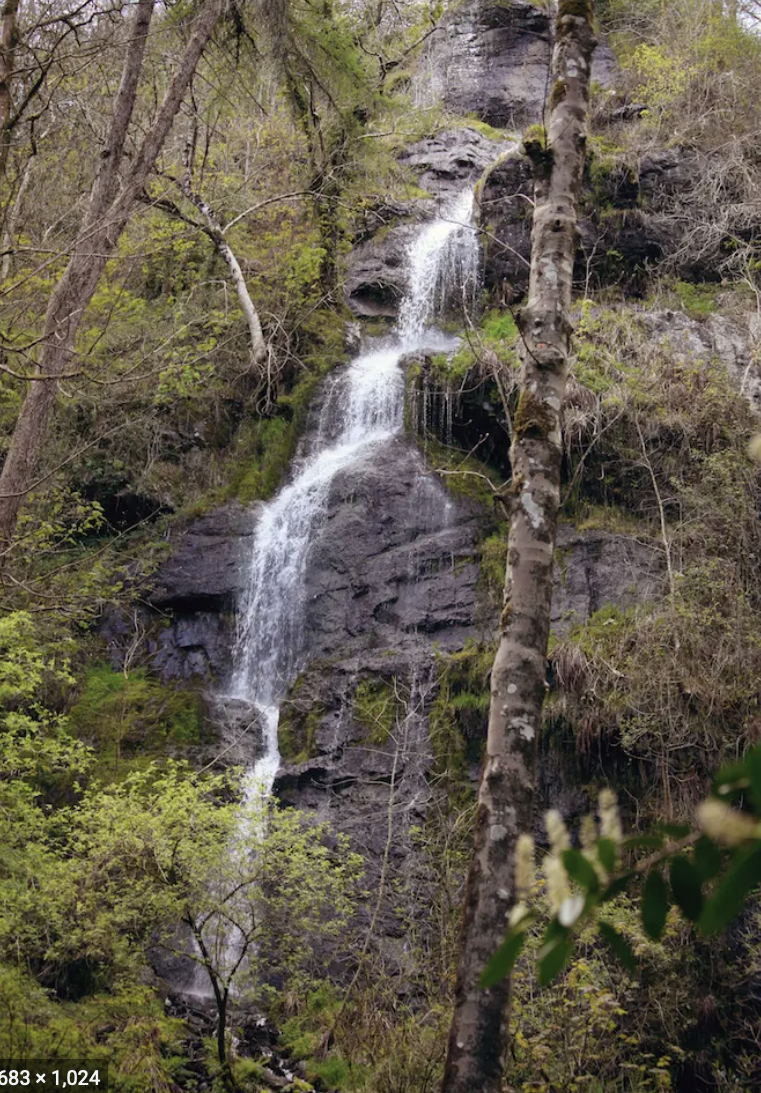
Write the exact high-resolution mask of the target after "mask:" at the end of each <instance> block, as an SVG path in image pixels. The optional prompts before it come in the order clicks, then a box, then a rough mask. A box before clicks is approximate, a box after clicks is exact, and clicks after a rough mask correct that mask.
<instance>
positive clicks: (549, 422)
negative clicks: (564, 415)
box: [513, 388, 557, 440]
mask: <svg viewBox="0 0 761 1093" xmlns="http://www.w3.org/2000/svg"><path fill="white" fill-rule="evenodd" d="M556 424H557V419H556V417H555V415H554V414H553V413H552V412H551V411H550V410H549V409H548V408H547V407H546V406H545V404H544V403H543V402H542V401H541V399H538V398H537V397H536V395H534V394H533V392H531V391H527V390H526V389H525V388H524V390H523V391H521V393H520V398H519V399H518V406H517V408H516V411H515V419H514V421H513V428H514V430H515V436H516V438H520V437H524V436H532V437H535V438H536V439H538V440H543V439H544V438H545V437H547V436H548V435H549V433H550V432H551V431H552V430H553V429H554V428H555V426H556Z"/></svg>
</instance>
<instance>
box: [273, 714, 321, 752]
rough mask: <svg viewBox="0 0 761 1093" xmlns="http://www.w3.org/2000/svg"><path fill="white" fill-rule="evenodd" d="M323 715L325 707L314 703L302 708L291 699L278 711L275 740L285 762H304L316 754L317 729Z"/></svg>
mask: <svg viewBox="0 0 761 1093" xmlns="http://www.w3.org/2000/svg"><path fill="white" fill-rule="evenodd" d="M324 716H325V707H324V706H323V705H321V704H320V703H315V704H314V705H312V706H310V707H309V708H308V709H306V710H305V709H304V708H303V707H302V706H300V705H299V703H297V702H295V701H293V699H291V700H288V701H287V702H285V703H284V704H283V706H282V708H281V711H280V721H279V723H278V728H277V742H278V748H279V750H280V755H281V757H282V758H283V759H284V760H285V762H287V763H306V762H308V761H309V760H310V759H314V757H315V755H316V754H317V745H316V740H317V730H318V729H319V727H320V722H321V721H322V719H323V717H324Z"/></svg>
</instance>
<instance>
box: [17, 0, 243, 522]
mask: <svg viewBox="0 0 761 1093" xmlns="http://www.w3.org/2000/svg"><path fill="white" fill-rule="evenodd" d="M226 3H227V0H207V3H206V4H205V5H204V6H203V8H202V9H201V12H200V15H199V16H198V17H197V19H196V25H195V29H194V31H193V34H192V36H191V38H190V41H189V42H188V44H187V46H186V48H185V52H184V54H183V56H182V59H181V61H180V65H179V68H178V69H177V71H176V73H175V75H174V77H173V79H172V81H171V83H170V85H169V87H168V89H167V91H166V94H165V96H164V99H163V101H162V103H161V106H160V107H159V111H158V113H157V115H156V118H155V120H154V122H153V125H152V126H151V128H150V129H149V130H148V132H147V133H146V135H145V137H144V139H143V142H142V144H141V146H140V148H139V150H138V152H137V155H136V156H135V158H134V160H133V161H132V164H131V168H130V172H129V175H128V176H127V178H126V180H125V182H124V184H123V186H122V188H121V190H118V188H117V182H118V170H119V165H120V162H121V159H122V155H123V151H124V142H125V138H126V131H127V127H128V126H129V122H130V117H131V112H132V111H131V108H130V110H129V113H128V111H127V99H128V97H129V95H132V105H133V106H134V97H135V95H136V91H137V82H138V77H139V72H138V73H137V75H135V76H134V78H133V74H132V72H130V73H129V74H128V73H127V69H131V67H133V66H134V64H135V60H136V58H137V57H138V56H139V62H140V64H141V63H142V56H143V52H144V49H145V34H142V33H138V30H137V28H138V25H139V21H140V20H141V19H142V20H144V19H145V15H146V11H147V8H148V5H149V4H150V5H151V7H152V0H139V4H138V9H137V11H136V14H135V23H134V24H133V31H134V33H133V35H132V39H131V43H130V48H129V50H128V55H127V59H126V61H125V70H124V72H123V75H122V81H121V85H120V87H119V92H118V93H117V101H116V106H115V113H114V126H117V122H118V126H117V128H118V129H121V128H122V127H124V132H123V134H121V133H120V132H113V133H112V134H110V136H109V140H108V142H107V145H106V150H107V151H108V153H109V154H108V156H107V157H106V165H105V166H104V167H103V168H102V170H101V171H99V173H98V176H97V178H96V180H95V183H94V184H93V191H92V195H91V200H90V206H89V207H88V211H87V213H86V214H85V218H84V223H83V226H82V229H81V230H80V233H79V237H78V239H77V241H76V243H75V245H74V253H73V255H72V257H71V259H70V260H69V264H68V266H67V267H66V269H65V271H64V273H63V275H62V277H61V280H60V281H59V282H58V284H57V286H56V288H55V291H54V292H53V295H52V297H51V300H50V304H49V305H48V309H47V313H46V315H45V326H44V333H43V341H42V348H41V351H40V361H39V366H38V372H37V375H36V376H35V378H34V379H33V380H32V381H31V382H30V385H29V391H28V393H27V396H26V398H25V399H24V404H23V406H22V407H21V412H20V414H19V417H18V421H17V422H16V427H15V429H14V431H13V436H12V437H11V442H10V446H9V448H8V454H7V456H6V459H5V463H4V465H3V470H2V474H0V540H2V541H5V542H9V541H10V540H11V538H12V537H13V533H14V530H15V527H16V519H17V517H18V511H19V508H20V506H21V502H22V500H23V498H24V497H25V496H26V494H27V493H29V491H30V490H31V489H33V488H34V481H33V476H34V473H35V468H36V466H37V463H38V459H39V453H40V448H41V445H42V442H43V440H44V437H45V435H46V432H47V426H48V423H49V420H50V417H51V411H52V409H53V406H54V403H55V396H56V391H57V387H58V378H59V377H60V376H61V374H62V373H63V372H65V371H66V370H67V368H68V365H69V364H70V362H71V359H72V356H73V353H74V343H75V339H76V336H77V332H78V330H79V327H80V324H81V322H82V318H83V316H84V312H85V310H86V308H87V306H88V305H89V303H90V301H91V300H92V297H93V294H94V292H95V289H96V288H97V286H98V282H99V280H100V278H101V274H102V273H103V270H104V268H105V265H106V262H107V261H108V258H109V257H110V255H111V254H112V253H113V251H114V249H115V247H116V244H117V243H118V241H119V237H120V235H121V233H122V232H123V231H124V228H125V227H126V225H127V221H128V220H129V217H130V214H131V212H132V209H133V207H134V205H135V202H136V201H137V199H138V197H139V196H140V194H141V193H142V191H143V189H144V187H145V183H146V180H147V178H148V175H149V173H150V171H151V169H152V168H153V164H154V163H155V161H156V157H157V155H158V153H159V151H160V150H161V148H162V146H163V144H164V141H165V140H166V137H167V135H168V133H169V130H170V128H171V126H172V122H173V120H174V117H175V115H176V114H177V111H178V110H179V107H180V103H181V102H182V98H183V95H184V94H185V91H186V90H187V87H188V84H189V83H190V79H191V77H192V75H193V72H194V71H195V68H196V65H197V64H198V61H199V60H200V57H201V54H202V53H203V50H204V47H205V46H206V44H207V42H208V41H209V38H210V37H211V34H212V31H213V30H214V26H215V25H216V22H217V20H218V19H219V16H220V15H221V14H222V11H223V10H224V8H225V5H226ZM143 25H144V26H145V29H146V31H147V24H145V23H144V24H143ZM96 214H97V215H96Z"/></svg>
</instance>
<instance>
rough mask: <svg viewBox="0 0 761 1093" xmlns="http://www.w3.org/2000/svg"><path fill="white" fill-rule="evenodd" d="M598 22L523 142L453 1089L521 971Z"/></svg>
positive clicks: (448, 1073)
mask: <svg viewBox="0 0 761 1093" xmlns="http://www.w3.org/2000/svg"><path fill="white" fill-rule="evenodd" d="M592 21H593V7H592V2H591V0H560V3H559V6H558V13H557V20H556V28H555V44H554V50H553V62H552V64H553V76H554V84H553V87H552V92H551V95H550V104H549V109H550V117H549V125H548V128H547V130H546V131H545V132H543V133H542V136H541V139H540V138H539V137H538V136H537V137H533V136H531V137H530V138H527V139H526V140H525V141H524V150H525V152H526V154H527V155H528V156H529V158H530V159H531V161H532V164H533V169H534V220H533V228H532V236H531V273H530V281H529V292H528V301H527V303H526V305H525V306H524V307H523V309H522V311H521V314H520V316H519V329H520V333H521V342H520V356H521V382H520V398H519V402H518V407H517V410H516V413H515V421H514V428H513V443H512V449H511V465H512V495H513V496H512V519H511V523H510V532H509V537H508V555H507V573H506V581H505V596H504V609H503V611H502V616H501V620H500V632H499V644H498V648H497V653H496V656H495V660H494V666H493V669H492V673H491V700H490V707H489V728H488V738H487V745H486V756H485V759H484V767H483V773H482V777H481V784H480V787H479V793H478V809H477V814H476V832H475V850H474V855H473V859H472V862H471V866H470V870H469V874H468V882H467V889H466V895H465V912H464V922H463V937H462V952H461V958H460V965H459V969H458V977H457V985H456V991H455V1008H454V1016H453V1020H452V1027H451V1031H450V1038H449V1046H448V1053H447V1061H446V1067H445V1073H444V1083H443V1093H473V1091H474V1090H478V1093H499V1091H500V1090H501V1087H502V1077H503V1073H504V1069H505V1060H506V1051H507V1046H508V1031H507V1018H508V1011H509V1002H510V987H509V980H504V981H502V982H501V983H498V984H497V985H496V986H493V987H491V988H490V989H488V990H484V989H482V988H481V987H480V985H479V979H480V977H481V974H482V972H483V970H484V967H485V965H486V963H487V961H488V959H489V957H490V956H491V955H492V954H493V953H494V951H495V950H496V949H497V947H498V946H499V944H500V942H501V941H502V939H503V937H504V935H505V933H506V930H507V926H508V922H509V918H510V911H511V908H512V907H513V905H514V903H515V896H514V848H515V844H516V841H517V838H518V835H519V834H520V833H521V832H522V831H525V830H528V829H529V828H530V827H531V823H532V811H533V801H534V779H535V766H536V746H537V739H538V736H539V730H540V726H541V717H542V704H543V701H544V695H545V690H546V682H545V679H546V657H547V642H548V637H549V626H550V600H551V595H552V568H553V551H554V545H555V532H556V526H557V514H558V507H559V503H560V465H561V409H562V404H563V396H564V392H565V384H566V376H567V368H568V356H569V351H570V338H571V323H570V319H569V312H570V306H571V288H572V279H573V263H574V256H575V251H576V232H577V228H576V222H577V202H578V196H579V192H580V189H581V181H582V174H583V170H584V159H585V148H586V118H587V107H588V99H589V72H590V64H591V58H592V53H593V50H594V46H595V38H594V34H593V29H592Z"/></svg>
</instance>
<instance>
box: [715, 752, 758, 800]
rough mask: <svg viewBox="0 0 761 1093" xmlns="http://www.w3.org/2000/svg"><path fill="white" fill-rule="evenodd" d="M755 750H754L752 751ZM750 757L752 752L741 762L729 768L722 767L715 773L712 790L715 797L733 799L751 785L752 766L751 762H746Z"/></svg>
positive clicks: (732, 764)
mask: <svg viewBox="0 0 761 1093" xmlns="http://www.w3.org/2000/svg"><path fill="white" fill-rule="evenodd" d="M755 750H756V749H755V748H754V749H753V751H755ZM752 755H753V752H748V755H746V756H745V758H744V759H743V760H742V761H741V762H739V763H731V764H730V765H729V766H726V767H722V768H721V770H719V771H718V772H717V773H716V775H715V776H714V780H713V789H714V793H715V794H716V796H717V797H722V798H727V797H734V796H735V795H736V794H737V793H741V792H742V791H743V790H745V789H748V787H749V786H750V785H751V773H752V770H753V766H754V764H753V761H752V760H751V762H750V763H749V762H748V760H749V758H750V756H752ZM754 796H755V794H754Z"/></svg>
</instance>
